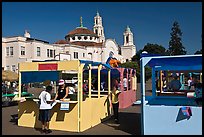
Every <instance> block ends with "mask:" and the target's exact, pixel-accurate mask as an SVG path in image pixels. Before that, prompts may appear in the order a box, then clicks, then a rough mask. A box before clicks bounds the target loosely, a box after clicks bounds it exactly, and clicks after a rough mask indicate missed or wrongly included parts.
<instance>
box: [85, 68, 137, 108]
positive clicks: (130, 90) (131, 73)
mask: <svg viewBox="0 0 204 137" xmlns="http://www.w3.org/2000/svg"><path fill="white" fill-rule="evenodd" d="M110 72H111V74H110V75H111V80H112V81H111V83H113V82H114V81H113V80H115V79H116V80H117V81H118V86H119V87H118V88H119V90H120V91H121V93H120V94H119V96H118V98H119V102H120V103H119V109H123V108H127V107H129V106H131V105H132V104H133V103H134V102H135V101H136V89H137V77H136V70H135V69H132V68H120V67H118V68H111V71H110ZM84 73H88V70H86V71H84ZM91 73H92V74H97V73H98V70H97V69H92V72H91ZM100 73H101V81H100V83H101V84H102V83H105V84H104V86H105V87H104V88H105V90H104V89H103V90H101V93H102V94H108V91H107V90H106V89H107V84H106V83H107V80H108V79H107V76H108V75H107V74H108V70H107V69H101V72H100ZM124 77H125V78H126V79H127V89H126V90H125V89H124V84H123V82H124V81H123V79H124ZM92 92H93V93H96V91H94V90H93V91H92Z"/></svg>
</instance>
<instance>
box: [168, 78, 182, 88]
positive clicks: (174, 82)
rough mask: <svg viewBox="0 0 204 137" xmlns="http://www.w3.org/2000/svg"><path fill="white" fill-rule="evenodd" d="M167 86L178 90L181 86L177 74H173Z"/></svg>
mask: <svg viewBox="0 0 204 137" xmlns="http://www.w3.org/2000/svg"><path fill="white" fill-rule="evenodd" d="M169 88H170V89H171V90H173V91H178V90H179V89H180V88H181V82H180V81H179V80H178V76H174V79H173V80H172V81H171V82H170V85H169Z"/></svg>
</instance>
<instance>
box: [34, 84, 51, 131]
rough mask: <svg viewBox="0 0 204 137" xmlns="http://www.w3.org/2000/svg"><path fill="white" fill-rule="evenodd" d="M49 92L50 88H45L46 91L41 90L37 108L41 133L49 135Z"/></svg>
mask: <svg viewBox="0 0 204 137" xmlns="http://www.w3.org/2000/svg"><path fill="white" fill-rule="evenodd" d="M51 91H52V86H47V87H46V90H43V91H42V92H41V93H40V95H39V99H40V108H39V117H38V120H39V121H41V123H42V133H51V132H52V131H51V130H50V129H49V122H50V110H51V103H52V102H53V101H51V94H50V93H51Z"/></svg>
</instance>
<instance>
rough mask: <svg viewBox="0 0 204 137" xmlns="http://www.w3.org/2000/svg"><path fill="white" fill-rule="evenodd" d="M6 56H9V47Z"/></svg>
mask: <svg viewBox="0 0 204 137" xmlns="http://www.w3.org/2000/svg"><path fill="white" fill-rule="evenodd" d="M6 56H9V47H6Z"/></svg>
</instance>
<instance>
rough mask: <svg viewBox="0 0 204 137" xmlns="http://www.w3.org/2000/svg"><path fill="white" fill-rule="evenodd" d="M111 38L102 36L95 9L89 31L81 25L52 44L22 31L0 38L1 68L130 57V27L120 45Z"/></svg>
mask: <svg viewBox="0 0 204 137" xmlns="http://www.w3.org/2000/svg"><path fill="white" fill-rule="evenodd" d="M119 50H120V46H119V45H118V44H117V42H116V41H115V40H113V39H105V33H104V27H103V23H102V18H101V16H100V15H99V13H98V12H97V15H96V16H95V17H94V26H93V31H92V30H89V29H87V28H86V27H84V26H83V24H82V17H81V18H80V26H79V27H77V28H76V29H74V30H72V31H70V32H69V33H68V34H67V35H66V36H65V39H64V40H59V41H57V42H55V43H54V44H49V42H47V41H43V40H39V39H34V38H31V36H30V34H29V32H27V31H25V34H24V37H23V36H13V37H2V69H4V70H12V71H17V70H18V63H19V62H25V61H27V62H32V61H44V60H53V59H57V60H78V59H79V60H92V61H97V62H102V63H106V61H107V59H108V58H109V56H113V57H115V58H117V59H118V60H120V61H121V62H122V63H123V62H126V61H127V60H131V57H132V56H134V55H135V54H136V48H135V45H134V43H133V34H132V32H131V31H130V28H129V27H127V29H126V30H125V32H124V45H123V46H122V47H121V53H122V54H119Z"/></svg>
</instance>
